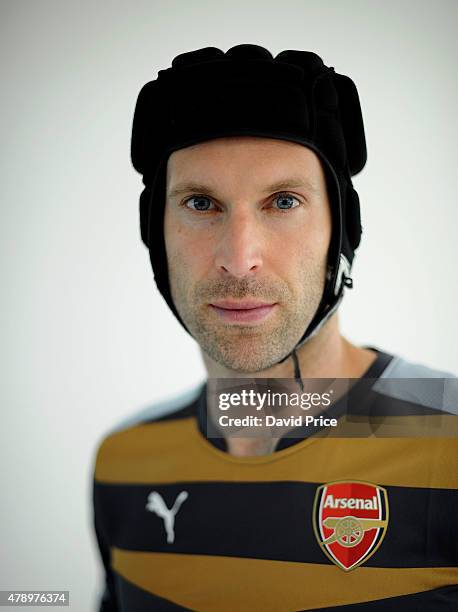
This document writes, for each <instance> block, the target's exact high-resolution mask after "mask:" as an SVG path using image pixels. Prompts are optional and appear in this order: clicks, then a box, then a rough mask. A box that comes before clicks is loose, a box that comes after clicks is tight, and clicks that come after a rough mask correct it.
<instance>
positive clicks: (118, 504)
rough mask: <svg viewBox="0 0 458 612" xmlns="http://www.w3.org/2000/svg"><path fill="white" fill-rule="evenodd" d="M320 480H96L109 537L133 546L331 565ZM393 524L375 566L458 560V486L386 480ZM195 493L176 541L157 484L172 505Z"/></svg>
mask: <svg viewBox="0 0 458 612" xmlns="http://www.w3.org/2000/svg"><path fill="white" fill-rule="evenodd" d="M318 486H319V485H317V484H311V483H298V482H264V483H258V482H253V483H232V482H225V483H223V482H213V483H183V484H173V485H154V484H151V485H112V484H100V483H97V484H96V485H95V488H96V490H95V495H96V499H97V505H98V507H99V511H100V512H101V513H102V515H103V524H104V527H105V533H106V536H107V540H108V542H109V543H110V545H111V546H117V547H119V548H123V549H128V550H139V551H140V550H142V551H152V552H154V551H157V552H173V553H182V554H199V555H204V554H207V555H226V556H232V557H248V558H258V559H271V560H281V561H299V562H305V563H320V564H330V563H331V561H329V560H328V559H327V557H326V556H325V555H324V553H323V552H322V551H321V549H320V547H319V545H318V543H317V541H316V538H315V535H314V532H313V526H312V509H313V500H314V497H315V492H316V489H317V487H318ZM386 489H387V493H388V505H389V524H388V530H387V533H386V535H385V538H384V540H383V542H382V544H381V546H380V547H379V549H378V550H377V551H376V552H375V553H374V555H373V556H372V557H370V559H368V560H367V561H366V562H365V565H366V566H371V567H453V566H455V565H457V554H456V533H455V527H456V506H457V503H456V500H457V494H456V491H454V490H447V489H423V488H409V487H386ZM183 490H185V491H187V492H188V494H189V496H188V498H187V499H186V501H185V502H184V503H183V505H182V506H181V508H180V510H179V511H178V513H177V515H176V519H175V527H174V530H175V541H174V542H173V543H172V544H168V543H167V541H166V532H165V529H164V521H163V519H162V518H160V517H159V516H157V515H156V514H155V513H153V512H150V511H148V510H146V508H145V506H146V502H147V498H148V495H149V493H150V492H151V491H157V492H158V493H160V495H161V496H162V498H163V499H164V501H165V503H166V504H167V507H168V508H171V507H172V505H173V503H174V501H175V499H176V497H177V495H178V494H179V493H180V492H181V491H183Z"/></svg>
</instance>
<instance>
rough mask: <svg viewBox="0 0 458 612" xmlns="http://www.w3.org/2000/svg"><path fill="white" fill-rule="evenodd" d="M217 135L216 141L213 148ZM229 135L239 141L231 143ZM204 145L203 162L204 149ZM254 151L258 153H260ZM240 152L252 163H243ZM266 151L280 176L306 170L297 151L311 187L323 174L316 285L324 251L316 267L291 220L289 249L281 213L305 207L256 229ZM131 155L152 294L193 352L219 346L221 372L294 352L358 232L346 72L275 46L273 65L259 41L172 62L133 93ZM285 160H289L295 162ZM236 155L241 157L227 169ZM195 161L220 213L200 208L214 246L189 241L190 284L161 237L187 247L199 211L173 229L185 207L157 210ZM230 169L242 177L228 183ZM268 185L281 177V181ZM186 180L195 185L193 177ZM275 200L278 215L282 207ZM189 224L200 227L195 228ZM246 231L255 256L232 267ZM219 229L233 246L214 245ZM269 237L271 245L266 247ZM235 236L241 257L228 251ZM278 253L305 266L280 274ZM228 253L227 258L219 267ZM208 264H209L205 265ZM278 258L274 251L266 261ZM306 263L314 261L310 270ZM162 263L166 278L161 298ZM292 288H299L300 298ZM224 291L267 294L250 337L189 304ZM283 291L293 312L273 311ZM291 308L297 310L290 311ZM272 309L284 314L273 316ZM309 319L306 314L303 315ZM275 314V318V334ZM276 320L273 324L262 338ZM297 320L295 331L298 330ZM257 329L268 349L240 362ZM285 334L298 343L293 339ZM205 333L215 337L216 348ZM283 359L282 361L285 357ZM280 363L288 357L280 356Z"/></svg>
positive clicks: (356, 121) (325, 315) (330, 298)
mask: <svg viewBox="0 0 458 612" xmlns="http://www.w3.org/2000/svg"><path fill="white" fill-rule="evenodd" d="M246 137H251V140H249V139H247V138H246ZM222 138H227V139H228V140H226V141H225V142H224V146H223V145H222V142H223V141H221V140H220V139H222ZM244 138H245V140H243V139H244ZM259 139H263V140H259ZM242 140H243V142H244V144H243V147H242V148H240V147H241V142H242ZM273 141H274V142H273ZM209 147H212V153H214V154H215V156H214V157H212V155H210V154H209V153H208V151H209ZM256 147H261V148H260V149H259V152H258V150H257V149H256ZM269 147H270V149H269ZM272 147H275V149H274V148H272ZM235 148H237V155H236V156H235V157H233V156H231V155H229V153H228V152H229V150H231V151H232V152H234V151H235ZM249 150H250V151H251V154H252V155H253V157H251V156H250V155H248V153H247V151H249ZM274 151H275V159H276V160H277V158H278V159H282V160H283V161H284V159H285V155H289V156H290V157H291V160H292V161H291V160H289V161H288V163H287V165H288V168H287V170H288V172H287V174H288V175H289V174H291V167H290V165H289V164H290V161H291V163H293V165H296V164H298V165H301V164H302V166H303V167H302V168H301V170H302V171H303V172H304V173H305V174H307V172H309V173H313V171H312V165H309V166H307V167H306V162H305V156H308V160H309V161H310V164H313V162H312V160H314V163H315V169H318V168H320V170H321V171H322V173H321V180H323V172H324V175H325V177H326V186H327V194H328V201H329V204H330V210H331V216H332V232H331V235H330V238H329V236H328V235H327V234H326V240H327V244H326V248H327V247H329V249H328V251H327V254H328V259H327V264H328V268H327V271H326V281H325V283H324V288H323V279H324V277H325V261H324V253H325V252H326V249H325V248H323V252H322V253H321V255H322V257H321V259H317V260H315V259H313V257H315V255H316V256H317V257H318V252H319V250H315V249H310V250H307V249H309V248H310V245H309V243H308V242H307V240H308V234H307V232H309V231H310V228H309V226H308V225H307V224H305V225H303V226H301V229H303V232H305V233H303V234H302V241H301V240H299V234H300V232H299V227H296V226H295V224H292V225H294V230H296V231H297V234H295V235H294V236H293V237H292V238H291V239H290V237H289V232H288V227H289V226H288V223H289V219H290V216H291V217H297V218H298V220H300V221H303V219H302V217H301V215H302V212H303V210H304V209H303V208H302V207H297V209H296V208H294V209H293V210H291V211H287V212H284V211H283V212H280V213H278V214H279V215H282V216H280V217H278V222H277V221H276V220H274V218H273V217H272V222H271V221H270V220H269V222H267V221H266V223H264V221H263V219H264V216H263V215H264V213H262V214H261V212H260V210H258V209H257V208H256V207H259V205H260V202H261V201H262V198H263V197H264V191H262V190H263V189H264V190H265V189H267V187H268V185H269V184H271V181H266V180H265V179H266V177H265V174H266V169H265V164H264V163H261V162H260V160H265V163H270V168H271V169H270V170H269V172H272V173H274V174H276V175H278V167H277V165H276V162H275V163H272V155H273V154H274ZM286 151H288V153H286ZM205 152H206V153H205ZM131 153H132V162H133V164H134V167H135V168H136V170H138V171H139V172H141V174H142V175H143V183H144V185H145V189H144V190H143V193H142V195H141V196H140V225H141V236H142V240H143V242H144V243H145V245H146V246H147V247H148V249H149V255H150V260H151V264H152V267H153V271H154V278H155V281H156V284H157V287H158V288H159V291H160V292H161V294H162V295H163V297H164V299H165V300H166V302H167V304H168V306H169V307H170V309H171V310H172V312H173V313H174V315H175V316H176V317H177V319H178V320H179V321H180V323H181V324H182V325H183V327H184V328H185V329H186V330H187V331H188V332H190V333H191V334H192V335H194V334H195V333H198V341H199V342H201V343H202V344H204V340H205V346H206V350H208V351H209V352H210V350H212V351H213V354H214V355H215V354H216V353H215V351H219V353H218V356H219V358H221V359H222V358H224V360H226V361H227V362H229V361H231V360H232V361H233V360H234V355H235V354H237V355H238V357H237V359H239V362H238V363H236V361H233V364H234V367H239V368H244V369H245V370H246V371H248V370H249V368H256V367H257V365H259V363H268V361H269V359H272V360H274V359H275V358H276V357H278V355H280V354H282V353H283V352H284V349H287V348H288V347H291V346H292V348H293V349H295V348H299V347H300V346H301V345H302V344H303V343H304V342H306V341H308V340H309V339H310V338H311V337H312V336H313V335H314V334H316V333H317V332H318V331H319V330H320V328H321V327H322V326H323V324H324V323H325V322H326V321H327V320H329V318H330V317H331V316H332V314H333V313H334V312H335V311H336V309H337V307H338V305H339V303H340V301H341V299H342V297H343V293H344V287H346V286H351V279H350V277H349V275H350V271H351V265H352V261H353V257H354V252H355V250H356V248H357V247H358V245H359V241H360V236H361V224H360V217H359V199H358V195H357V193H356V191H355V190H354V189H353V185H352V180H351V177H352V176H353V175H355V174H357V173H358V172H360V171H361V169H362V168H363V167H364V165H365V162H366V142H365V137H364V127H363V122H362V116H361V108H360V104H359V98H358V92H357V90H356V87H355V85H354V83H353V81H352V80H351V79H350V78H348V77H347V76H344V75H341V74H338V73H336V72H335V70H334V68H331V67H328V66H325V64H324V63H323V61H322V59H321V58H320V57H319V56H318V55H316V54H315V53H312V52H308V51H295V50H286V51H282V52H281V53H279V54H278V55H276V56H275V57H273V56H272V54H271V53H270V51H268V50H267V49H265V48H264V47H260V46H259V45H250V44H242V45H236V46H235V47H232V48H231V49H229V50H228V51H226V53H224V52H223V51H222V50H221V49H217V48H216V47H206V48H203V49H198V50H196V51H191V52H189V53H182V54H180V55H178V56H177V57H175V58H174V60H173V62H172V66H171V67H170V68H167V69H166V70H160V71H159V74H158V77H157V79H155V80H153V81H150V82H149V83H147V84H146V85H145V86H144V87H143V88H142V90H141V92H140V94H139V96H138V100H137V105H136V108H135V115H134V122H133V128H132V143H131ZM258 155H259V156H258ZM295 156H302V161H301V162H299V159H298V158H296V157H295ZM314 156H315V157H314ZM210 158H211V160H212V161H211V163H209V160H210ZM242 159H243V160H244V162H241V161H240V160H242ZM197 161H199V164H197ZM203 161H205V163H203ZM191 162H192V163H191ZM239 164H241V166H240V167H239ZM320 164H321V166H320ZM197 167H198V169H199V172H204V175H203V176H202V177H201V180H204V179H205V180H206V181H208V180H211V181H213V183H212V188H213V189H214V190H216V194H215V197H216V199H217V200H221V203H222V211H223V212H222V213H221V214H219V213H214V215H213V218H212V219H210V217H211V215H210V214H209V215H206V216H205V220H204V222H205V223H206V224H208V225H211V227H212V228H214V229H215V228H216V233H217V235H220V236H221V239H218V240H217V241H216V242H215V240H214V239H213V238H210V237H207V238H202V243H201V244H199V249H200V253H202V258H201V261H200V263H199V267H198V270H197V269H194V267H192V270H191V273H192V276H189V274H188V272H185V271H186V270H187V269H188V267H190V266H193V265H194V264H193V263H191V261H189V260H188V258H187V257H186V253H185V252H184V249H183V248H181V247H180V243H177V242H176V241H175V240H174V239H173V238H172V236H176V237H178V236H180V239H184V238H186V240H189V241H190V242H191V243H193V244H194V246H195V242H194V239H193V238H192V237H191V233H190V231H189V228H190V227H192V229H193V236H194V237H195V236H196V234H197V233H200V232H201V230H202V223H203V222H202V220H201V218H200V217H201V215H202V214H203V213H204V211H203V210H202V203H201V204H199V206H200V211H198V212H197V211H195V212H194V213H193V214H194V215H197V216H194V219H195V221H194V222H193V223H188V222H187V223H188V224H187V225H186V224H185V223H184V213H185V212H186V214H188V212H187V211H184V208H183V207H181V208H178V209H176V210H175V209H174V208H173V207H171V204H172V199H171V198H170V202H169V194H167V193H166V192H167V189H169V187H170V183H171V182H173V181H177V176H178V175H179V173H180V172H181V173H183V176H184V173H185V172H187V173H188V174H189V172H190V171H192V172H191V173H194V172H195V168H197ZM248 168H249V169H250V170H249V172H248V173H247V169H248ZM223 169H224V170H225V172H222V170H223ZM229 169H231V170H230V171H229ZM283 169H284V167H283ZM296 169H297V168H296ZM240 171H242V172H241V173H240ZM167 173H168V175H167ZM237 173H239V174H240V176H241V177H242V178H238V175H237ZM301 176H302V175H301ZM187 178H189V176H188V177H187ZM281 178H282V180H283V179H285V180H286V179H287V178H288V179H291V176H283V177H281ZM294 178H297V177H294ZM192 179H193V180H194V181H196V180H197V179H196V176H193V177H192ZM248 179H249V181H248ZM180 180H181V179H180ZM262 182H264V183H265V184H264V185H262V184H261V183H262ZM205 185H206V187H208V185H207V184H206V183H205ZM198 191H199V190H198ZM190 195H192V194H190ZM194 195H196V194H194ZM197 195H202V194H200V193H198V194H197ZM204 195H207V194H204ZM270 195H272V194H270ZM166 200H167V207H166ZM250 206H251V208H250ZM282 206H283V208H285V202H283V204H282ZM287 206H288V205H286V207H287ZM203 207H204V208H205V205H204V206H203ZM328 209H329V207H328ZM255 210H256V214H255ZM169 211H170V213H172V212H173V215H174V216H172V214H170V220H169V218H168V219H167V226H168V227H169V228H170V229H171V228H172V225H173V224H172V220H173V223H174V224H175V226H176V227H177V228H178V227H179V229H177V230H176V233H175V234H174V233H173V232H172V231H171V232H170V236H169V237H168V242H169V244H168V245H167V249H166V244H165V236H164V215H165V213H166V212H167V217H169ZM178 211H179V212H180V216H178ZM266 218H267V217H266ZM269 219H270V218H269ZM223 220H224V221H223ZM255 220H256V221H259V224H258V223H255ZM261 220H262V221H261ZM196 225H197V226H198V228H200V229H198V230H197V228H196ZM277 225H281V228H282V232H284V236H285V237H284V239H281V238H278V237H277V234H276V232H274V231H273V228H271V226H275V227H276V226H277ZM235 228H237V229H235ZM202 233H205V232H203V231H202ZM251 233H252V234H253V236H254V238H253V242H252V243H251V239H250V241H247V245H248V246H249V247H250V249H251V251H252V253H254V255H253V254H251V255H250V253H249V251H248V255H249V257H248V259H250V258H251V259H252V264H251V265H250V266H249V270H248V271H247V270H246V269H245V271H244V268H246V266H247V263H246V262H245V263H243V264H242V262H241V260H242V259H243V258H244V257H245V258H246V257H247V255H246V254H245V255H244V254H243V249H245V248H248V247H245V246H243V245H242V242H243V240H244V236H246V235H249V234H251ZM226 234H227V235H228V236H232V238H231V239H230V240H229V239H227V238H225V236H226ZM268 235H270V236H271V240H272V241H273V242H272V243H271V244H270V245H269V246H267V242H268V240H267V236H268ZM278 235H280V234H278ZM281 235H283V234H281ZM274 236H276V237H275V238H274ZM296 238H297V240H296ZM204 240H205V241H206V242H205V243H204ZM282 240H283V243H282ZM237 241H238V242H239V243H240V244H239V247H238V248H239V249H240V248H242V251H241V252H239V254H238V255H237V254H236V253H235V252H234V253H235V254H234V253H232V255H231V250H232V249H233V245H234V244H236V243H237ZM197 242H199V241H197ZM281 243H282V249H283V251H284V253H283V258H284V259H285V265H284V267H283V268H282V269H281V270H280V267H279V264H278V265H277V264H274V260H275V258H274V257H273V256H271V254H270V251H271V250H273V247H272V245H275V251H277V250H278V249H279V245H280V244H281ZM206 244H208V245H209V246H205V245H206ZM240 245H242V246H240ZM321 246H323V245H321ZM199 249H198V252H199ZM166 250H167V251H168V260H169V261H168V260H167V253H166ZM256 253H257V254H256ZM291 253H292V254H294V255H297V256H298V257H299V261H302V260H304V263H303V267H300V266H299V268H298V269H297V270H300V272H293V271H292V269H291V268H288V270H286V268H287V267H288V266H289V265H290V264H291V265H293V264H292V262H290V261H289V259H290V256H291ZM197 254H198V253H197ZM228 254H229V255H228ZM228 257H229V259H232V260H233V261H232V262H230V263H227V259H228ZM234 257H235V263H234ZM300 258H302V259H300ZM304 258H305V259H304ZM210 260H212V261H213V263H211V264H210V263H209V261H210ZM281 260H282V258H281V256H280V257H279V258H278V261H281ZM193 261H197V259H195V258H194V259H193ZM225 261H226V263H224V262H225ZM312 261H313V262H314V264H313V265H310V266H309V263H310V264H311V262H312ZM266 262H267V263H266ZM318 262H320V264H318ZM248 263H249V262H248ZM226 264H227V265H226ZM315 264H316V265H315ZM301 265H302V264H301ZM319 265H321V266H322V268H321V269H320V268H319V267H318V266H319ZM169 267H170V271H171V273H173V274H174V280H173V284H174V287H173V293H174V295H172V287H171V281H170V279H169ZM205 269H206V271H205V272H204V270H205ZM300 274H302V275H303V278H302V281H303V282H302V284H301V283H299V276H300ZM314 275H316V276H314ZM207 279H208V280H207ZM253 279H255V280H253ZM318 281H320V282H318ZM215 283H216V284H215ZM320 283H321V284H320ZM318 286H320V287H321V289H322V291H321V300H320V299H319V295H318V293H317V292H316V290H317V288H318ZM299 287H303V289H302V291H303V293H301V289H299ZM305 288H307V289H305ZM231 292H232V293H233V294H234V295H232V297H233V298H237V299H240V296H243V295H244V296H247V295H250V296H251V297H257V298H259V299H263V300H265V299H278V300H279V301H278V304H279V305H278V306H277V305H276V306H275V307H274V308H273V309H271V312H270V314H269V315H268V317H267V318H266V319H265V321H261V322H260V323H259V322H258V323H259V324H258V326H257V327H258V328H259V329H256V330H255V329H254V327H255V326H253V325H252V326H251V328H252V331H249V328H250V326H245V328H244V331H242V330H241V328H242V326H241V325H238V326H234V325H228V320H227V316H226V318H225V319H222V321H224V322H225V323H226V325H223V324H222V323H221V320H220V319H218V318H217V317H218V316H220V317H222V316H223V315H224V313H223V312H221V311H215V310H213V311H211V310H207V311H205V309H202V304H204V303H206V304H209V303H210V300H213V299H217V298H218V297H219V298H222V297H224V296H226V295H227V294H230V293H231ZM269 295H270V297H269ZM286 295H289V297H290V299H291V300H292V303H293V304H294V305H295V307H294V309H293V308H292V307H284V308H283V310H282V308H281V307H280V304H281V303H282V300H281V297H282V296H283V298H284V297H285V296H286ZM205 300H207V301H205ZM317 303H319V305H318V309H317V308H316V306H317ZM300 305H302V307H301V308H299V310H296V309H295V308H296V306H297V307H299V306H300ZM204 311H205V314H204ZM315 311H316V312H315ZM281 312H282V313H283V314H284V317H280V316H279V315H280V313H281ZM313 312H315V316H313V318H312V319H311V315H312V313H313ZM181 315H183V316H181ZM226 315H227V313H226ZM210 317H213V318H210ZM238 318H240V317H238ZM280 320H283V321H286V322H287V323H288V325H286V323H285V328H284V329H282V328H281V325H280ZM230 322H231V321H230ZM188 323H189V325H190V326H191V327H192V329H191V327H189V326H188ZM307 323H308V325H307ZM277 324H278V325H280V327H277V328H276V329H275V330H273V328H274V327H275V325H277ZM299 324H301V325H303V326H304V327H303V328H302V333H300V331H299V329H298V328H299ZM269 326H271V327H272V329H271V331H275V341H273V340H274V339H273V337H270V338H269V342H270V343H271V349H269V350H268V349H267V348H266V350H265V351H264V352H263V354H262V355H261V354H260V355H255V356H253V355H251V354H250V349H249V346H250V343H249V341H248V340H247V339H248V338H249V336H250V334H252V335H253V334H258V335H260V333H261V331H262V330H265V331H267V328H268V327H269ZM231 330H232V331H231ZM234 331H235V334H236V335H238V336H240V335H241V334H242V333H243V334H245V342H244V348H243V350H240V347H239V348H237V350H235V351H234V338H233V337H232V338H231V336H230V334H234ZM261 335H262V334H261ZM296 338H297V339H298V342H297V343H296V345H294V342H293V341H294V339H296ZM218 339H221V340H222V341H223V340H224V343H223V344H221V346H220V348H219V349H215V346H216V344H217V341H218ZM238 342H240V341H238ZM265 342H267V339H265ZM231 343H232V344H231ZM267 353H269V354H267ZM291 355H292V357H293V359H294V358H295V352H294V350H293V351H292V352H291ZM287 357H288V354H286V355H285V356H284V357H283V358H281V359H280V361H283V360H284V359H286V358H287ZM296 362H297V360H296Z"/></svg>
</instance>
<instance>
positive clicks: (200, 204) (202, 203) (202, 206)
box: [185, 196, 212, 212]
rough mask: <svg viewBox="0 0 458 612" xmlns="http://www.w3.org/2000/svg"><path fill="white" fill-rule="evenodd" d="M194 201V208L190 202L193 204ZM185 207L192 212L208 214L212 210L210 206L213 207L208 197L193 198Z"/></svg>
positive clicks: (187, 201) (189, 199)
mask: <svg viewBox="0 0 458 612" xmlns="http://www.w3.org/2000/svg"><path fill="white" fill-rule="evenodd" d="M192 200H194V201H195V202H194V206H189V202H192ZM185 205H186V206H188V208H191V210H197V211H201V212H207V211H208V210H211V208H210V206H212V202H211V200H210V199H209V198H207V197H206V196H192V197H191V198H188V199H187V200H186V202H185Z"/></svg>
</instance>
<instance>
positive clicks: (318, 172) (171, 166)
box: [167, 136, 323, 185]
mask: <svg viewBox="0 0 458 612" xmlns="http://www.w3.org/2000/svg"><path fill="white" fill-rule="evenodd" d="M298 173H299V174H301V175H303V176H306V177H308V178H310V179H314V178H316V179H322V178H323V169H322V165H321V161H320V159H319V158H318V156H317V154H316V153H315V152H314V151H313V150H312V149H309V148H308V147H306V146H304V145H301V144H298V143H295V142H289V141H286V140H280V139H275V138H264V137H257V136H230V137H224V138H214V139H212V140H207V141H205V142H201V143H198V144H195V145H191V146H189V147H185V148H183V149H179V150H177V151H174V152H173V153H172V154H171V155H170V157H169V158H168V161H167V182H168V184H169V185H170V183H171V182H172V183H173V182H175V181H177V180H186V179H196V178H199V176H200V175H202V178H208V177H209V176H212V175H216V176H221V175H224V176H225V177H227V176H232V175H234V174H236V175H237V176H238V177H239V176H245V175H246V176H249V177H253V178H256V177H259V178H260V179H264V178H267V177H269V178H270V179H272V178H274V177H278V178H281V177H284V176H285V175H287V174H294V175H297V174H298Z"/></svg>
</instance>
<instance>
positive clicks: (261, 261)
mask: <svg viewBox="0 0 458 612" xmlns="http://www.w3.org/2000/svg"><path fill="white" fill-rule="evenodd" d="M331 225H332V222H331V210H330V204H329V201H328V196H327V189H326V181H325V175H324V171H323V168H322V165H321V162H320V160H319V158H318V156H317V155H316V154H315V153H314V152H313V151H312V150H311V149H309V148H307V147H304V146H302V145H299V144H296V143H292V142H287V141H284V140H279V139H271V138H259V137H251V136H241V137H229V138H217V139H213V140H208V141H205V142H203V143H199V144H196V145H193V146H190V147H186V148H183V149H180V150H178V151H175V152H174V153H172V155H171V156H170V157H169V159H168V163H167V180H166V206H165V219H164V233H165V245H166V251H167V260H168V275H169V283H170V287H171V293H172V298H173V301H174V304H175V306H176V308H177V310H178V312H179V314H180V317H181V318H182V320H183V321H184V323H185V325H186V327H187V328H188V329H189V331H190V332H191V334H192V335H193V337H194V338H195V339H196V341H197V342H198V343H199V344H200V346H201V348H202V349H203V350H204V351H205V353H207V355H209V356H210V357H211V358H212V359H213V360H215V361H217V362H218V363H220V364H221V365H224V366H225V367H227V368H229V369H232V370H234V371H237V372H257V371H260V370H264V369H266V368H268V367H270V366H272V365H274V364H275V363H277V362H278V361H279V360H281V359H283V358H284V357H285V356H286V355H288V354H289V353H290V352H291V351H292V350H293V348H294V347H295V346H296V344H297V343H298V341H299V340H300V338H301V337H302V335H303V333H304V329H306V328H307V327H308V325H309V324H310V322H311V320H312V318H313V315H314V314H315V312H316V311H317V308H318V305H319V303H320V300H321V298H322V295H323V290H324V284H325V276H326V263H327V254H328V249H329V243H330V239H331ZM249 300H250V301H252V302H254V304H250V303H249ZM259 304H267V305H268V306H265V307H259V308H258V309H256V310H247V309H242V310H239V311H238V312H237V311H236V312H234V308H240V307H243V306H245V307H246V306H253V305H258V306H259ZM223 307H226V308H223ZM230 307H232V308H230ZM228 308H229V309H228Z"/></svg>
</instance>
